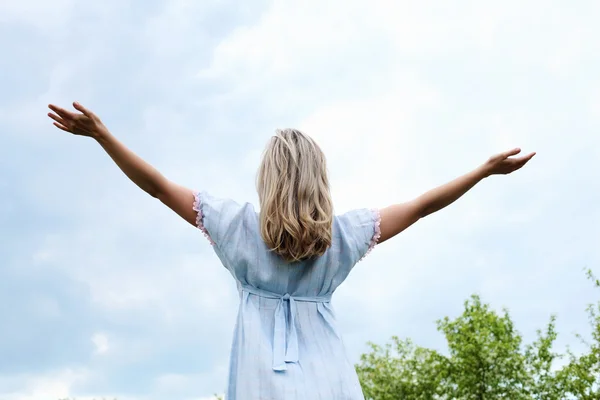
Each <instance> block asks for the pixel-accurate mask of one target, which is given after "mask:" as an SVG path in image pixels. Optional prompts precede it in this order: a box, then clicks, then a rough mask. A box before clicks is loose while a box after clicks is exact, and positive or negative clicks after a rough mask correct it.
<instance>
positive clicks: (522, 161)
mask: <svg viewBox="0 0 600 400" xmlns="http://www.w3.org/2000/svg"><path fill="white" fill-rule="evenodd" d="M533 156H535V152H533V153H529V154H527V155H526V156H523V157H519V158H518V159H517V161H518V162H519V164H523V165H525V164H526V163H527V162H528V161H529V160H531V159H532V158H533Z"/></svg>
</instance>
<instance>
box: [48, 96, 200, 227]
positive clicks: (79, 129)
mask: <svg viewBox="0 0 600 400" xmlns="http://www.w3.org/2000/svg"><path fill="white" fill-rule="evenodd" d="M73 106H74V107H75V109H76V110H78V111H80V112H81V114H79V113H74V112H71V111H68V110H65V109H63V108H61V107H58V106H55V105H50V106H49V108H50V109H51V110H52V111H53V112H54V113H49V114H48V116H49V117H50V118H52V119H53V120H54V121H55V122H54V126H56V127H57V128H59V129H62V130H63V131H66V132H70V133H73V134H75V135H80V136H88V137H91V138H93V139H95V140H96V141H97V142H98V143H99V144H100V146H102V148H103V149H104V151H106V153H107V154H108V155H109V156H110V157H111V158H112V159H113V161H114V162H115V164H117V166H118V167H119V168H120V169H121V171H123V173H124V174H125V175H126V176H127V177H128V178H129V179H130V180H131V181H132V182H133V183H135V184H136V185H137V186H138V187H139V188H140V189H142V190H143V191H145V192H146V193H148V194H149V195H150V196H152V197H155V198H157V199H159V200H160V201H161V202H162V203H163V204H165V205H166V206H168V207H169V208H170V209H172V210H173V211H174V212H175V213H177V214H178V215H179V216H181V217H182V218H183V219H184V220H186V221H187V222H189V223H190V224H192V225H196V211H194V210H193V207H192V205H193V202H194V193H193V192H192V191H191V190H190V189H188V188H185V187H183V186H180V185H177V184H176V183H174V182H171V181H169V180H168V179H167V178H165V177H164V176H163V175H162V174H161V173H160V172H159V171H158V170H156V169H155V168H154V167H152V165H150V164H149V163H147V162H146V161H144V160H143V159H142V158H141V157H139V156H138V155H137V154H135V153H134V152H133V151H131V150H130V149H128V148H127V146H125V145H124V144H123V143H121V142H120V141H119V140H118V139H117V138H116V137H114V136H113V135H112V134H111V133H110V131H109V130H108V129H107V128H106V126H105V125H104V124H103V123H102V121H101V120H100V118H98V116H96V115H95V114H94V113H93V112H91V111H90V110H88V109H86V108H84V107H83V106H82V105H80V104H79V103H74V104H73Z"/></svg>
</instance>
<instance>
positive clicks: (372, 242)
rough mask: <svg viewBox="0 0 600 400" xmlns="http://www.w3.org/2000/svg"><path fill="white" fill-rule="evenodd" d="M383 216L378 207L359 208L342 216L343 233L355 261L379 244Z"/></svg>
mask: <svg viewBox="0 0 600 400" xmlns="http://www.w3.org/2000/svg"><path fill="white" fill-rule="evenodd" d="M380 223H381V216H380V215H379V210H378V209H366V208H363V209H358V210H353V211H350V212H348V213H346V214H344V215H343V217H342V218H340V224H341V231H342V235H344V236H346V237H345V238H344V239H345V240H344V241H345V242H346V243H347V247H346V248H347V249H348V250H349V251H350V252H351V253H352V254H351V257H350V258H351V260H352V261H353V262H358V261H361V260H362V259H363V258H365V257H366V256H367V254H369V253H370V252H371V250H373V248H374V247H375V246H376V245H377V242H378V241H379V238H380V236H381V230H380Z"/></svg>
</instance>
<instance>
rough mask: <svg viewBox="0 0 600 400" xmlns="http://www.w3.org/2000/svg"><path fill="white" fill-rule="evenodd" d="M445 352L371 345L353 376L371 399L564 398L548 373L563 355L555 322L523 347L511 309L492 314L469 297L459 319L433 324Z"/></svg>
mask: <svg viewBox="0 0 600 400" xmlns="http://www.w3.org/2000/svg"><path fill="white" fill-rule="evenodd" d="M437 327H438V331H440V332H441V333H443V334H444V336H445V338H446V341H447V344H448V354H447V355H443V354H441V353H439V352H436V351H434V350H429V349H425V348H422V347H418V346H416V345H414V344H413V343H412V342H411V341H410V340H405V341H402V340H400V339H398V338H397V337H394V338H392V343H388V344H387V345H385V346H383V347H382V346H378V345H376V344H370V346H371V352H369V353H367V354H363V356H362V357H361V361H360V363H359V364H358V365H357V372H358V374H359V378H360V381H361V384H362V386H363V391H364V393H365V397H366V398H367V399H370V400H400V399H402V400H416V399H419V400H429V399H431V400H436V399H437V400H445V399H448V400H449V399H456V400H492V399H511V400H519V399H540V400H541V399H544V400H546V399H547V400H559V399H560V400H563V399H565V398H567V396H566V393H567V392H566V390H567V389H566V387H567V385H566V384H561V383H560V382H561V379H563V381H565V382H566V380H565V379H564V378H562V376H561V377H559V376H558V374H557V373H556V372H555V371H554V370H553V363H554V361H555V360H556V359H557V358H558V357H560V355H558V354H555V353H554V352H553V351H552V345H553V343H554V340H555V339H556V330H555V318H554V317H552V318H551V319H550V322H549V323H548V326H547V327H546V329H545V330H544V332H541V331H539V332H538V338H537V340H536V341H535V342H534V343H532V344H529V345H527V346H523V344H522V341H523V340H522V337H521V335H520V334H519V333H518V332H517V331H516V329H515V328H514V324H513V322H512V320H511V318H510V315H509V313H508V311H506V310H504V311H503V312H502V313H500V314H499V313H497V312H495V311H494V310H492V309H491V308H490V307H489V305H487V304H484V303H482V302H481V299H480V298H479V297H478V296H472V297H471V298H470V299H469V300H467V301H466V302H465V307H464V311H463V313H462V315H460V316H459V317H457V318H456V319H454V320H451V319H450V318H447V317H446V318H443V319H442V320H440V321H438V323H437Z"/></svg>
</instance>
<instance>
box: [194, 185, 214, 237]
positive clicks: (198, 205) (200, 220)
mask: <svg viewBox="0 0 600 400" xmlns="http://www.w3.org/2000/svg"><path fill="white" fill-rule="evenodd" d="M193 208H194V211H196V227H197V228H198V229H200V230H201V231H202V233H203V234H204V236H206V238H207V239H208V242H209V243H210V244H211V246H214V245H215V242H214V241H213V240H212V238H211V237H210V235H209V233H208V230H206V227H205V226H204V214H203V213H202V199H201V197H200V193H199V192H194V205H193Z"/></svg>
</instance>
